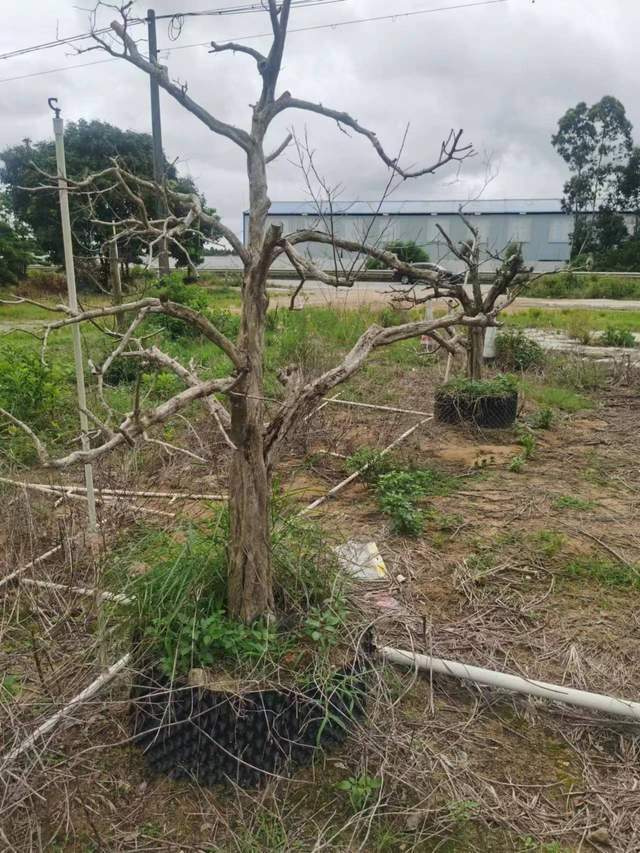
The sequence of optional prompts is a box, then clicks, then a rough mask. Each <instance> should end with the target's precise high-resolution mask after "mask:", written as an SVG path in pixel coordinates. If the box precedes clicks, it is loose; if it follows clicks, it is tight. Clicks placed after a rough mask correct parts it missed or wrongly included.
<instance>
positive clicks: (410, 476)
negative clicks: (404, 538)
mask: <svg viewBox="0 0 640 853" xmlns="http://www.w3.org/2000/svg"><path fill="white" fill-rule="evenodd" d="M346 464H347V470H348V471H359V470H360V469H361V468H362V467H363V466H364V465H368V466H369V467H368V468H367V470H366V471H365V473H364V474H363V479H365V480H366V482H368V483H370V484H371V485H373V486H375V490H376V494H377V497H378V506H379V507H380V509H381V511H382V512H384V513H385V514H386V515H389V516H391V521H392V527H393V529H394V531H395V532H396V533H400V534H405V535H408V536H418V535H419V534H420V533H421V532H422V529H423V527H424V520H425V514H424V512H423V511H422V510H421V509H419V507H418V506H417V502H418V501H419V500H420V498H423V497H427V496H429V495H445V494H449V492H450V491H451V490H452V489H453V488H454V487H455V480H454V478H452V477H449V476H447V475H446V474H443V473H442V472H441V471H437V470H435V469H433V468H407V467H403V468H394V467H392V462H391V460H390V459H389V458H388V457H386V456H384V457H383V456H381V455H380V454H379V453H378V452H377V451H375V450H371V449H369V448H366V447H363V448H360V450H358V451H357V452H356V453H354V454H353V455H352V456H350V457H349V458H348V459H347V463H346Z"/></svg>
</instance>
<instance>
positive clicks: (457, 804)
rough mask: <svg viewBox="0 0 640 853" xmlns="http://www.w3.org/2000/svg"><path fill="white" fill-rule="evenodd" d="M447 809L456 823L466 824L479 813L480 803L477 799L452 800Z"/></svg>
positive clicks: (459, 824)
mask: <svg viewBox="0 0 640 853" xmlns="http://www.w3.org/2000/svg"><path fill="white" fill-rule="evenodd" d="M447 810H448V812H449V817H450V818H451V820H452V821H453V822H454V823H456V824H457V825H458V826H464V824H465V823H468V822H469V821H470V820H472V819H473V818H474V817H475V816H476V815H477V814H478V811H479V810H480V803H477V802H476V801H475V800H452V801H451V802H450V803H448V804H447Z"/></svg>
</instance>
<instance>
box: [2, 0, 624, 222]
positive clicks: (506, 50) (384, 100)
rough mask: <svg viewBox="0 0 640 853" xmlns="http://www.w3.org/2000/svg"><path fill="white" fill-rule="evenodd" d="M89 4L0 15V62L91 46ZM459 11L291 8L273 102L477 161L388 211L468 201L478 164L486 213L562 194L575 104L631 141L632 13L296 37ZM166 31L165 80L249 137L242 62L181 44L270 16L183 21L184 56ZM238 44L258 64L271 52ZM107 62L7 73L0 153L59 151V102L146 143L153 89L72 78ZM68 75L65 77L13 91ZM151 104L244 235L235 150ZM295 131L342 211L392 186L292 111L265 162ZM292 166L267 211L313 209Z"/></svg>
mask: <svg viewBox="0 0 640 853" xmlns="http://www.w3.org/2000/svg"><path fill="white" fill-rule="evenodd" d="M90 2H91V0H87V2H82V0H20V2H17V0H16V2H13V0H12V2H10V3H9V2H6V0H5V3H3V4H2V5H3V26H2V29H1V31H0V52H6V51H9V50H14V49H16V48H20V47H26V46H29V45H32V44H37V43H39V42H44V41H48V40H50V39H53V38H55V37H56V36H57V35H60V36H70V35H74V34H76V33H80V32H84V31H86V30H87V29H88V13H87V12H86V11H82V10H80V9H78V6H79V5H83V6H84V5H90ZM467 2H471V0H340V2H333V3H332V2H326V3H325V4H324V5H323V6H318V7H316V8H309V9H298V10H293V11H292V14H291V21H290V30H291V32H290V35H289V39H288V43H287V50H286V55H285V61H284V65H283V73H282V75H281V90H282V89H284V88H287V89H289V90H290V91H291V92H292V93H293V94H294V95H296V96H298V97H302V98H305V99H308V100H317V101H322V103H324V104H325V105H327V106H332V107H335V108H337V109H344V110H346V111H348V112H350V113H351V114H352V115H353V116H355V117H356V118H357V119H358V120H359V121H360V122H361V123H362V124H363V125H365V126H367V127H369V128H371V129H374V130H375V131H376V133H377V134H378V137H379V139H380V140H381V141H382V142H383V144H384V145H385V147H386V148H387V149H388V150H389V151H390V152H394V151H396V150H397V147H398V145H399V143H400V140H401V138H402V136H403V133H404V129H405V127H406V124H407V122H409V123H410V129H409V136H408V142H407V145H406V149H405V162H406V163H416V164H420V163H427V162H430V161H431V160H433V158H434V155H437V152H438V149H439V145H440V141H441V139H442V138H443V137H444V136H446V135H447V133H448V131H449V129H450V128H451V127H456V128H457V127H462V128H464V132H465V138H466V139H467V141H469V142H472V143H473V144H474V146H475V148H476V150H477V151H478V152H479V154H478V156H477V157H476V158H475V159H474V160H469V161H467V162H466V163H465V164H464V166H463V168H462V170H461V171H460V174H458V173H457V170H456V169H455V167H448V168H445V169H443V170H442V171H441V172H439V173H438V174H437V176H432V177H424V178H420V179H418V180H416V181H407V182H405V183H404V184H403V185H402V186H401V187H400V188H399V189H398V190H397V191H396V192H395V195H394V198H396V199H405V198H407V199H409V198H410V199H426V198H429V199H439V198H469V197H471V196H474V195H475V194H476V193H477V192H478V190H479V188H480V187H481V186H482V183H483V179H484V175H485V165H484V163H485V155H486V154H487V153H488V154H489V155H490V158H491V161H492V164H493V169H494V171H497V177H495V179H494V180H493V181H492V183H491V184H490V186H488V187H487V188H486V189H485V191H484V196H485V197H487V198H506V197H557V196H559V195H560V194H561V192H562V183H563V181H564V179H565V177H566V174H565V169H564V164H563V163H562V161H561V160H560V158H559V157H558V156H557V154H556V153H555V151H554V150H553V148H552V147H551V144H550V136H551V134H552V132H553V130H554V128H555V125H556V123H557V120H558V118H559V116H560V115H562V113H563V112H564V111H565V110H566V109H567V108H568V107H569V106H572V105H574V104H575V103H576V102H577V101H580V100H585V101H587V102H588V103H592V102H594V101H596V100H598V99H599V98H600V97H601V96H602V95H605V94H610V95H614V96H616V97H617V98H619V99H620V100H621V101H622V102H623V104H624V105H625V106H626V108H627V114H628V115H629V118H630V119H631V121H632V122H633V123H634V125H637V126H638V129H637V134H636V141H637V142H639V143H640V89H638V62H637V42H638V34H639V33H640V3H638V2H637V0H535V2H532V0H506V2H502V3H495V4H494V5H486V6H479V7H476V8H466V9H465V8H458V9H450V10H445V11H435V12H433V13H431V14H420V15H414V16H412V17H408V18H403V17H398V18H396V19H395V20H394V21H378V22H370V23H356V24H353V25H349V26H339V27H335V28H331V29H320V30H311V31H307V32H293V30H295V29H296V28H304V27H311V26H314V25H317V24H328V23H334V22H335V23H338V22H345V21H353V20H355V19H359V18H366V17H375V16H381V15H388V14H390V13H398V14H401V13H402V12H408V11H412V10H414V11H415V10H421V9H428V8H431V9H435V8H436V7H446V6H453V5H456V4H463V3H467ZM240 4H241V0H156V3H155V8H156V11H157V13H158V14H161V13H166V12H176V11H178V12H183V11H201V10H207V9H212V8H218V9H220V8H224V7H230V6H237V5H240ZM243 5H244V2H243ZM7 7H9V8H7ZM146 8H147V4H146V3H137V4H136V5H135V6H134V9H135V11H136V12H137V13H138V14H140V15H142V14H144V13H145V10H146ZM110 17H112V16H111V15H107V16H103V17H102V19H101V22H102V23H108V21H109V19H110ZM159 27H160V29H159V36H158V42H159V45H160V48H161V49H162V48H174V49H173V50H171V52H170V53H162V54H161V55H162V57H163V61H165V62H166V63H167V64H168V66H169V71H170V74H171V76H172V77H173V78H177V79H179V80H181V81H186V82H188V84H189V92H190V94H191V95H192V97H194V98H196V99H197V100H200V101H201V103H202V104H203V105H204V106H205V107H206V108H207V109H208V110H209V111H210V112H212V113H214V114H215V115H217V116H218V117H220V118H222V119H224V120H227V121H231V122H233V123H235V124H238V125H241V126H244V127H247V126H248V123H249V121H250V110H249V107H248V105H249V104H250V103H252V102H253V101H254V100H255V98H256V93H257V92H258V91H259V81H258V79H257V73H256V70H255V66H254V64H253V61H252V60H251V59H250V58H249V57H246V56H242V55H235V56H234V55H231V54H223V55H217V56H212V55H209V53H208V52H207V48H206V47H205V46H193V47H189V45H194V44H196V45H197V43H202V42H208V41H210V40H212V39H213V40H216V41H222V40H228V39H233V40H240V39H241V38H242V37H245V36H251V35H256V34H261V33H265V32H266V31H267V30H268V29H269V22H268V16H267V15H266V14H265V13H264V12H257V13H252V14H246V13H245V14H237V15H229V16H225V17H224V18H221V17H199V18H195V19H194V18H192V19H186V20H185V23H184V27H183V29H182V33H181V34H180V36H179V38H178V39H177V40H176V41H171V39H170V35H169V32H168V27H167V22H166V21H164V22H161V23H160V24H159ZM140 34H141V36H142V35H143V28H140ZM247 44H250V45H252V46H255V47H257V48H258V49H261V50H263V51H264V52H266V51H267V50H268V45H269V39H268V38H265V37H261V38H255V39H251V40H250V41H248V42H247ZM183 46H184V47H183ZM176 47H179V48H183V49H179V50H178V49H175V48H176ZM103 59H104V56H102V55H101V54H100V53H98V52H97V51H96V52H91V53H88V54H85V55H82V56H76V55H74V54H73V53H72V51H71V50H70V48H68V47H56V48H54V49H52V50H46V51H40V52H37V53H32V54H27V55H25V56H22V57H18V58H12V59H7V60H4V61H3V62H0V116H1V119H0V147H4V146H5V145H12V144H15V143H17V142H19V141H20V140H22V139H23V138H24V137H27V136H28V137H30V138H31V139H33V140H39V139H42V138H45V137H47V136H50V135H51V113H50V112H49V110H48V108H47V98H48V97H49V96H52V95H55V96H57V97H58V98H59V101H60V104H61V106H62V108H63V115H64V117H65V118H66V119H67V120H68V121H71V120H77V119H80V118H85V119H102V120H104V121H108V122H111V123H112V124H115V125H119V126H120V127H123V128H132V129H134V130H139V131H147V130H149V128H150V116H149V92H148V80H147V78H146V77H145V76H144V75H143V74H142V73H141V72H139V71H138V70H137V69H135V68H132V67H131V66H129V65H127V63H125V62H123V61H121V60H114V61H110V62H104V61H103V62H101V63H100V64H95V65H94V64H92V65H89V66H88V67H82V68H80V67H78V66H80V65H84V64H86V63H97V62H99V61H100V60H103ZM60 67H64V68H65V70H62V71H56V72H55V73H50V74H41V75H39V76H33V77H29V78H27V79H21V80H13V81H8V82H5V81H6V80H7V78H11V77H17V76H20V75H27V74H35V73H36V72H44V71H49V70H51V69H57V68H60ZM66 69H68V70H66ZM161 99H162V112H163V116H162V121H163V133H164V147H165V151H166V154H167V156H168V158H169V159H170V160H171V159H174V158H178V160H179V163H180V168H181V170H182V171H183V172H185V173H188V174H190V175H191V176H192V177H193V178H194V180H195V181H196V183H197V184H198V186H199V187H200V188H201V189H202V190H203V191H204V193H205V194H206V197H207V200H208V202H209V203H210V204H212V205H214V206H216V207H217V209H218V211H219V212H220V213H221V214H222V216H223V217H224V218H225V221H227V223H228V224H229V225H230V226H231V227H232V228H234V229H235V230H239V229H240V227H241V226H240V223H241V212H242V210H243V209H244V208H245V207H246V205H247V200H248V193H247V183H246V175H245V173H244V162H243V157H242V154H241V152H239V150H238V149H235V148H234V146H233V144H232V143H229V142H227V141H225V140H223V139H220V138H217V137H215V136H214V135H213V134H212V133H211V132H210V131H209V130H207V129H206V128H205V127H204V126H203V125H201V124H200V123H199V122H198V121H197V119H195V118H194V117H192V116H191V115H189V114H187V113H186V112H185V111H184V110H183V109H182V108H181V107H180V106H178V105H177V104H175V103H173V102H172V101H171V99H170V98H169V96H167V95H164V94H162V95H161ZM289 126H293V127H294V128H295V129H296V131H297V132H298V133H304V131H305V128H306V130H307V132H308V134H309V137H310V140H311V142H312V144H313V146H314V148H315V149H316V150H317V159H318V165H319V167H320V169H321V171H322V173H323V174H324V175H325V176H326V178H327V180H328V181H329V183H331V184H332V185H335V184H338V183H339V184H341V186H342V198H343V199H344V200H347V199H349V200H351V199H358V200H370V199H377V198H379V197H380V194H381V192H382V189H383V187H384V185H385V183H386V179H387V171H386V169H385V167H384V165H383V164H382V163H381V161H380V160H379V159H378V158H377V155H376V154H375V152H374V150H373V149H372V148H371V146H370V145H369V143H368V142H367V141H366V140H365V139H363V138H360V137H351V138H350V137H347V136H345V135H344V134H342V133H341V132H340V131H339V130H338V129H337V128H336V126H335V124H332V123H331V122H329V121H328V120H327V119H322V118H319V117H315V116H311V115H309V114H306V113H296V112H292V111H290V112H287V113H285V114H284V116H281V117H280V118H279V119H278V121H277V122H276V123H274V126H273V128H272V130H271V134H272V136H271V140H270V141H271V142H272V143H273V146H274V147H275V145H277V144H278V142H279V141H280V139H281V138H282V137H283V136H284V134H285V133H286V130H287V128H288V127H289ZM292 160H293V156H292V155H291V156H287V155H284V156H283V157H282V158H280V160H279V161H277V163H275V164H274V165H273V166H272V167H271V168H270V196H271V199H272V200H274V201H276V200H292V199H301V198H306V197H307V195H306V190H305V186H304V182H303V180H302V178H301V174H300V171H299V169H298V168H297V166H296V165H295V163H294V162H292Z"/></svg>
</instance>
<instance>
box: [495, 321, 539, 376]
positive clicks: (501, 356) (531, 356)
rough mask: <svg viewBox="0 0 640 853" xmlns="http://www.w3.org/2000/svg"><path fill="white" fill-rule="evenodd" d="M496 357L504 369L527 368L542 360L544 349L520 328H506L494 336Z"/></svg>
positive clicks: (536, 364)
mask: <svg viewBox="0 0 640 853" xmlns="http://www.w3.org/2000/svg"><path fill="white" fill-rule="evenodd" d="M496 357H497V359H498V363H499V364H500V365H501V367H503V368H505V369H506V370H528V369H529V368H531V367H537V366H538V365H540V364H542V363H543V361H544V350H543V349H542V347H541V346H540V344H539V343H537V342H536V341H532V340H531V338H529V337H527V335H526V334H525V333H524V332H523V331H521V330H520V329H507V330H506V331H504V332H502V333H501V334H499V335H498V336H497V338H496Z"/></svg>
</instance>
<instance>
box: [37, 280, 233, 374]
mask: <svg viewBox="0 0 640 853" xmlns="http://www.w3.org/2000/svg"><path fill="white" fill-rule="evenodd" d="M60 308H63V306H60ZM142 308H147V309H148V312H149V313H150V314H167V315H168V316H169V317H176V318H178V319H180V320H184V321H185V322H187V323H190V324H191V325H192V326H195V327H196V328H197V329H199V330H200V331H201V332H202V334H203V335H204V336H205V337H207V338H209V340H210V341H212V342H213V343H214V344H216V345H217V346H218V347H219V348H220V349H221V350H222V351H223V352H224V353H225V355H226V356H227V357H228V358H229V360H230V361H231V362H232V364H233V365H234V367H236V368H237V369H238V370H242V369H244V357H243V355H242V353H241V352H240V351H239V350H238V349H237V347H236V345H235V344H234V343H232V342H231V341H230V340H229V338H227V337H226V336H225V335H223V334H222V332H220V331H219V330H218V329H216V327H215V326H214V325H213V323H211V321H210V320H208V319H207V318H206V317H205V316H204V314H201V313H200V312H199V311H196V310H195V309H194V308H189V307H188V306H186V305H180V304H179V303H178V302H171V301H169V300H166V299H159V298H156V297H153V296H147V297H145V298H144V299H138V300H137V301H136V302H126V303H123V304H122V305H106V306H104V307H103V308H92V309H90V310H89V311H83V312H81V313H79V314H74V313H73V312H72V311H71V310H70V309H64V308H63V310H66V313H67V314H69V315H70V316H68V317H66V318H65V319H64V320H57V321H55V322H54V323H49V324H48V325H47V327H46V328H47V335H48V333H49V332H51V331H53V330H54V329H62V328H64V327H65V326H71V325H73V324H75V323H83V322H85V321H87V320H93V319H95V318H96V317H108V316H111V315H115V314H122V313H124V312H127V311H140V310H141V309H142Z"/></svg>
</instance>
